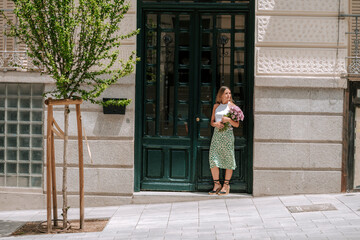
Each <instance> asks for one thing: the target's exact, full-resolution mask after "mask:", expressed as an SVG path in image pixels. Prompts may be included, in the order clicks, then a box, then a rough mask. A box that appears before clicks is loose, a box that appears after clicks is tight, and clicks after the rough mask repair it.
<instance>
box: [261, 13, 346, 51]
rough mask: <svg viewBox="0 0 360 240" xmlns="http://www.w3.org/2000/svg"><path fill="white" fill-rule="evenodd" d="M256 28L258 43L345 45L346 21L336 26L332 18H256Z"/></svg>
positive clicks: (343, 20) (336, 21)
mask: <svg viewBox="0 0 360 240" xmlns="http://www.w3.org/2000/svg"><path fill="white" fill-rule="evenodd" d="M256 27H257V31H256V33H257V37H256V40H257V42H258V43H283V44H284V43H285V44H289V43H294V44H295V43H298V44H301V45H311V44H322V45H324V44H328V45H329V44H332V45H337V44H339V45H346V40H347V37H346V34H345V31H346V29H347V19H342V20H341V21H340V25H339V26H338V19H337V18H334V17H300V16H258V17H257V18H256ZM339 27H340V29H338V28H339ZM338 33H339V35H338ZM338 36H339V39H338ZM338 41H339V43H338Z"/></svg>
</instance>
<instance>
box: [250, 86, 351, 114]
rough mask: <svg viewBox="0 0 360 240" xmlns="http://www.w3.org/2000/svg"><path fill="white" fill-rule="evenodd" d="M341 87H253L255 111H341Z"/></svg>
mask: <svg viewBox="0 0 360 240" xmlns="http://www.w3.org/2000/svg"><path fill="white" fill-rule="evenodd" d="M343 96H344V91H343V90H342V89H314V88H275V87H255V112H303V113H339V114H342V113H343Z"/></svg>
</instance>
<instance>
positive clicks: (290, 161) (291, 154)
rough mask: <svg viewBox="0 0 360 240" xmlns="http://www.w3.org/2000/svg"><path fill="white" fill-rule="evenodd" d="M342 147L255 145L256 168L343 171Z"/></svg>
mask: <svg viewBox="0 0 360 240" xmlns="http://www.w3.org/2000/svg"><path fill="white" fill-rule="evenodd" d="M341 161H342V145H341V144H329V143H321V144H320V143H316V144H315V143H270V142H268V143H266V142H255V143H254V168H263V169H266V168H284V169H302V168H306V169H314V170H315V169H337V170H339V169H341Z"/></svg>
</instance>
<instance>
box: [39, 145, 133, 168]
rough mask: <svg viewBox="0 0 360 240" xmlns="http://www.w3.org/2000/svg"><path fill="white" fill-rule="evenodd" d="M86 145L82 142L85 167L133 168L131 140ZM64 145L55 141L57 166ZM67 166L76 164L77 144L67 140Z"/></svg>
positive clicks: (61, 160) (61, 156)
mask: <svg viewBox="0 0 360 240" xmlns="http://www.w3.org/2000/svg"><path fill="white" fill-rule="evenodd" d="M88 144H89V148H90V153H91V158H92V161H91V159H90V155H89V150H88V145H87V144H86V141H85V140H84V141H83V154H84V164H85V165H90V166H91V165H95V166H99V165H101V167H107V166H108V167H109V166H115V167H119V166H126V167H129V166H133V165H134V141H133V140H88ZM63 146H64V143H63V140H61V139H56V140H55V160H56V163H57V164H62V162H63V150H64V147H63ZM44 149H45V150H44V155H45V157H44V159H45V158H46V141H45V143H44ZM67 156H68V164H78V142H77V140H69V145H68V153H67Z"/></svg>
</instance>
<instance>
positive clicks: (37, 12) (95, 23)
mask: <svg viewBox="0 0 360 240" xmlns="http://www.w3.org/2000/svg"><path fill="white" fill-rule="evenodd" d="M13 2H14V4H15V9H14V14H15V15H16V17H17V22H12V21H11V20H10V19H8V21H7V24H8V25H9V26H10V31H8V32H7V33H6V34H8V35H10V36H13V37H17V38H18V39H19V40H20V42H21V43H25V44H26V46H27V54H28V56H29V57H31V58H32V60H33V64H34V66H36V67H38V68H41V69H43V72H44V73H45V74H48V75H50V76H51V77H52V78H53V79H54V82H55V84H56V87H55V89H54V90H52V91H51V92H48V93H46V95H47V96H52V97H55V98H56V99H78V98H81V99H83V100H84V101H90V102H92V103H97V104H103V105H108V104H115V105H127V104H129V103H130V100H118V101H114V100H112V101H111V102H102V101H101V100H99V96H100V94H101V93H102V92H104V90H106V88H108V87H109V86H110V85H111V84H113V83H115V82H117V81H118V80H119V79H120V78H121V77H124V76H126V75H128V74H130V73H131V72H133V70H134V67H135V63H136V60H137V59H136V57H135V56H134V55H135V54H134V53H133V55H131V56H130V57H129V58H128V59H127V60H125V61H124V60H121V59H119V53H120V52H119V50H118V47H119V46H120V43H121V40H123V39H126V38H130V37H132V36H134V35H136V34H137V33H138V30H134V31H132V32H130V33H127V34H121V33H120V26H119V23H120V22H121V20H122V19H123V18H124V15H125V14H126V13H127V11H128V10H129V4H128V3H125V1H124V0H76V1H75V0H13ZM3 16H4V17H6V16H5V14H3ZM118 62H119V64H120V67H116V66H115V64H117V63H118ZM68 116H69V106H68V105H65V110H64V119H65V124H64V125H65V126H64V132H65V140H64V158H63V160H64V167H63V199H64V200H63V218H64V219H63V222H64V225H65V226H64V227H66V224H67V210H68V207H67V197H66V188H67V183H66V169H67V167H66V164H67V163H66V148H67V136H68Z"/></svg>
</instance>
